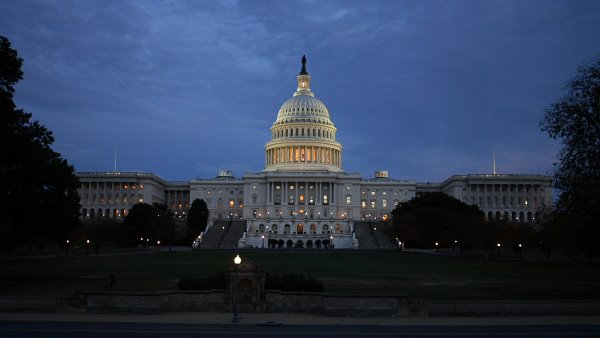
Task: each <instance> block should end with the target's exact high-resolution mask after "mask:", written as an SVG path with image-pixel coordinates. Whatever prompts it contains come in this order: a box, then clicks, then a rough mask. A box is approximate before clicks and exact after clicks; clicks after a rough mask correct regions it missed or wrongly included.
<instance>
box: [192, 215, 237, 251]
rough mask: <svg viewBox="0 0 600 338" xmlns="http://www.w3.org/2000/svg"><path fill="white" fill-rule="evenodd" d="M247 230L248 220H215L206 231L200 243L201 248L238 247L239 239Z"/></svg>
mask: <svg viewBox="0 0 600 338" xmlns="http://www.w3.org/2000/svg"><path fill="white" fill-rule="evenodd" d="M245 230H246V222H244V221H240V220H233V221H229V220H220V221H215V223H214V224H213V226H212V227H211V228H210V229H208V230H207V231H206V233H205V234H204V236H203V238H202V243H200V248H201V249H222V248H237V244H238V240H239V239H240V237H242V234H243V233H244V231H245Z"/></svg>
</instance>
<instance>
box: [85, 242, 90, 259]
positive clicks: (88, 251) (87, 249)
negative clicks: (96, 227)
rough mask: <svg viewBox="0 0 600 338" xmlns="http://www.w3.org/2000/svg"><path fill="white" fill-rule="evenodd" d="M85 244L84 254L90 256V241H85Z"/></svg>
mask: <svg viewBox="0 0 600 338" xmlns="http://www.w3.org/2000/svg"><path fill="white" fill-rule="evenodd" d="M85 243H86V249H85V254H86V255H88V256H89V255H90V240H89V239H88V240H87V241H85Z"/></svg>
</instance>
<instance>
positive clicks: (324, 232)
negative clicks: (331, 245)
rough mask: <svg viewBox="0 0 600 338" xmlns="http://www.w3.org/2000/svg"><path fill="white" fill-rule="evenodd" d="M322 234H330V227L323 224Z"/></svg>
mask: <svg viewBox="0 0 600 338" xmlns="http://www.w3.org/2000/svg"><path fill="white" fill-rule="evenodd" d="M321 233H322V234H326V233H329V225H327V224H323V231H322V232H321Z"/></svg>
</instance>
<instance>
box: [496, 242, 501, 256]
mask: <svg viewBox="0 0 600 338" xmlns="http://www.w3.org/2000/svg"><path fill="white" fill-rule="evenodd" d="M496 246H497V247H498V257H500V243H498V244H496Z"/></svg>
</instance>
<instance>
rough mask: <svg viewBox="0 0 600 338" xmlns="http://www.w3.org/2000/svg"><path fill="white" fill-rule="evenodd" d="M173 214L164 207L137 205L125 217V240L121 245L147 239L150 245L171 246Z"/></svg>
mask: <svg viewBox="0 0 600 338" xmlns="http://www.w3.org/2000/svg"><path fill="white" fill-rule="evenodd" d="M173 216H174V215H173V212H171V210H169V208H168V207H167V206H166V205H163V204H159V203H154V204H152V205H150V204H146V203H137V204H135V205H134V206H133V207H132V208H131V209H130V210H129V214H127V216H126V217H125V222H124V227H125V228H126V229H127V232H126V233H125V234H124V235H125V236H126V237H127V238H126V241H124V242H123V243H122V244H125V245H132V244H135V243H138V242H139V239H140V238H144V240H146V239H149V240H150V242H149V243H150V244H151V245H155V244H156V241H161V243H165V244H167V243H169V244H171V242H172V240H173V236H174V231H175V222H174V217H173Z"/></svg>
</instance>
